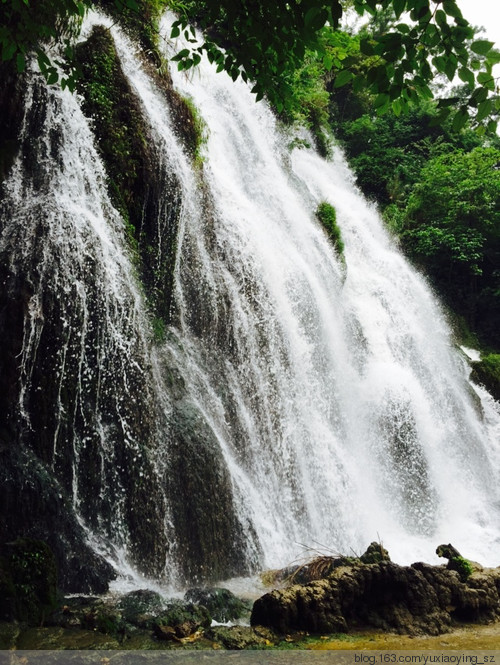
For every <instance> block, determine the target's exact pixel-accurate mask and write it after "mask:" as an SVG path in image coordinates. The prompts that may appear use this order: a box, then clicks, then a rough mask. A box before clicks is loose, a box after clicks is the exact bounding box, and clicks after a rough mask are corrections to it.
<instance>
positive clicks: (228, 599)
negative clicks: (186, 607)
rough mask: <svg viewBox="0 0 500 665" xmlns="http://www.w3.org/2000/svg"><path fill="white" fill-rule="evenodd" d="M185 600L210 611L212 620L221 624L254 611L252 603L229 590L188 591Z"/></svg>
mask: <svg viewBox="0 0 500 665" xmlns="http://www.w3.org/2000/svg"><path fill="white" fill-rule="evenodd" d="M184 599H185V600H187V601H191V602H193V603H197V604H199V605H203V606H204V607H206V608H207V609H208V611H209V612H210V614H211V615H212V618H213V619H215V621H220V622H221V623H225V622H227V621H233V620H234V619H240V618H241V617H243V616H245V615H247V614H248V615H250V611H251V609H252V604H251V602H249V601H245V600H241V599H240V598H237V597H236V596H235V595H234V593H232V592H231V591H229V589H221V588H212V589H201V588H193V589H188V590H187V591H186V593H185V595H184Z"/></svg>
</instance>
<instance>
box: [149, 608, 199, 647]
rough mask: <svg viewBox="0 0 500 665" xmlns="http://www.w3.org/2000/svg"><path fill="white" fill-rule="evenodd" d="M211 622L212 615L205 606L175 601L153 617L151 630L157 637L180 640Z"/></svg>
mask: <svg viewBox="0 0 500 665" xmlns="http://www.w3.org/2000/svg"><path fill="white" fill-rule="evenodd" d="M211 623H212V617H211V616H210V613H209V611H208V610H207V608H206V607H203V606H202V605H194V604H193V603H183V602H181V601H176V602H174V603H170V604H169V606H168V607H167V608H166V609H165V610H164V612H163V614H162V615H161V616H160V617H158V618H157V619H155V621H154V624H153V630H154V634H155V635H156V637H158V638H159V639H162V640H172V639H173V640H180V639H182V638H185V637H188V636H189V635H192V634H193V633H195V632H196V631H197V630H199V629H200V628H209V627H210V625H211Z"/></svg>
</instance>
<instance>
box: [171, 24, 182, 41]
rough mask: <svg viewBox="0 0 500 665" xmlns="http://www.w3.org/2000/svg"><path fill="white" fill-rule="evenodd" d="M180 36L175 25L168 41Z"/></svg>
mask: <svg viewBox="0 0 500 665" xmlns="http://www.w3.org/2000/svg"><path fill="white" fill-rule="evenodd" d="M180 34H181V31H180V29H179V26H178V25H175V26H173V27H172V31H171V32H170V39H175V38H176V37H178V36H179V35H180Z"/></svg>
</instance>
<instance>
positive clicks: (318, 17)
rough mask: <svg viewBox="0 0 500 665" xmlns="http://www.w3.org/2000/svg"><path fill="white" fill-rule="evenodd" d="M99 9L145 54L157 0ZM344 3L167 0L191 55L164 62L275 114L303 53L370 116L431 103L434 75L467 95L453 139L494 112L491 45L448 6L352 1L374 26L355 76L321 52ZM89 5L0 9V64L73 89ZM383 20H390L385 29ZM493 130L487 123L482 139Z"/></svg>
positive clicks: (59, 0)
mask: <svg viewBox="0 0 500 665" xmlns="http://www.w3.org/2000/svg"><path fill="white" fill-rule="evenodd" d="M101 4H104V5H105V6H106V7H107V8H108V9H109V8H112V10H113V12H114V13H115V14H118V15H119V16H120V17H121V18H123V20H124V22H125V23H126V24H127V25H128V26H129V27H130V29H132V30H133V31H135V32H136V34H138V36H139V38H140V40H141V42H142V44H143V46H144V47H145V48H146V50H153V51H154V50H155V48H156V44H157V41H156V40H157V37H156V35H157V27H158V25H157V22H158V16H159V13H160V11H161V9H162V8H163V6H164V0H114V2H113V3H111V2H110V0H101ZM345 4H346V3H345V1H344V0H331V1H328V2H327V1H326V0H307V1H306V2H304V1H302V2H301V1H299V0H296V1H295V2H287V1H286V0H277V2H274V3H269V2H267V0H257V1H256V2H254V3H253V5H252V8H251V10H249V8H248V7H247V5H246V4H245V3H243V4H241V3H234V2H233V0H217V1H216V0H202V1H201V2H200V1H198V0H196V1H195V0H183V1H182V2H181V1H180V0H170V2H169V5H170V6H171V7H172V8H173V9H174V10H176V11H177V12H178V13H179V15H180V18H179V20H178V21H176V22H175V23H174V25H173V26H172V32H171V36H172V38H175V37H177V36H179V35H180V34H181V31H182V32H184V34H185V36H186V37H187V39H188V40H190V41H191V47H190V48H184V49H182V50H181V52H180V53H179V54H177V56H175V58H174V60H176V61H177V62H178V66H179V68H180V69H189V68H190V67H192V66H195V65H197V64H198V63H199V62H200V59H201V54H202V53H203V52H206V53H207V55H208V58H209V59H210V60H211V61H212V62H214V63H215V64H216V66H217V68H218V70H226V71H227V72H228V73H229V74H230V75H231V76H232V77H233V79H236V78H238V77H239V76H242V77H243V78H244V79H245V80H247V79H248V80H251V81H253V82H254V87H253V91H254V92H255V93H256V95H257V98H258V99H259V98H261V97H263V96H264V95H267V96H268V98H269V99H270V100H271V102H272V103H273V104H274V105H275V107H276V108H277V109H278V111H282V110H285V111H287V110H288V109H290V108H292V107H293V102H292V101H291V100H292V97H293V95H292V92H291V82H290V77H292V78H293V75H294V72H297V71H298V70H299V69H300V68H301V67H302V65H303V62H304V58H305V56H306V52H307V51H309V52H313V53H315V54H316V56H317V58H318V59H320V60H321V63H322V65H323V66H324V67H325V68H326V69H327V70H329V71H331V72H332V76H333V78H334V79H335V83H334V85H335V86H336V87H342V86H344V85H346V84H352V86H353V87H354V89H355V90H356V91H360V90H361V89H367V90H369V91H370V93H371V94H373V95H375V102H374V103H375V107H376V108H377V112H378V113H383V112H385V111H387V110H389V109H392V111H393V112H394V113H395V114H396V115H400V114H401V113H405V112H407V111H408V110H409V108H410V106H411V105H412V104H415V103H418V102H420V101H421V100H425V99H430V98H432V97H433V92H432V90H431V89H430V87H429V84H430V83H431V82H432V80H433V77H434V75H435V73H436V72H438V73H439V74H443V75H445V76H446V77H447V78H448V79H449V80H450V81H451V80H453V79H454V77H455V75H458V76H459V77H460V78H461V80H462V81H464V82H465V83H466V84H467V85H468V86H469V88H470V90H469V91H468V95H467V97H466V98H465V99H463V100H462V102H461V103H460V105H459V106H458V108H457V107H455V108H454V120H453V125H454V128H455V130H457V131H458V130H459V129H460V128H461V127H462V126H464V124H465V123H466V121H467V119H468V117H469V116H470V115H475V118H476V120H477V122H483V121H485V120H487V119H488V118H489V116H490V115H491V114H492V113H494V112H497V111H498V110H499V106H498V104H499V102H498V97H497V95H496V89H495V81H494V78H493V76H492V67H493V65H494V64H495V63H497V62H499V61H500V54H499V53H498V52H497V51H496V50H494V49H493V44H492V43H491V42H488V41H487V40H484V39H474V31H473V29H472V28H471V26H470V25H469V23H468V21H466V20H465V19H464V18H463V15H462V13H461V11H460V8H459V6H458V4H457V1H456V0H443V1H442V2H439V3H436V4H434V3H433V2H431V0H353V2H352V3H349V4H350V5H352V6H353V7H354V9H355V11H356V12H358V14H360V15H361V16H363V15H364V14H368V15H369V16H375V17H376V21H375V22H374V25H376V27H377V30H375V31H373V30H372V31H371V33H370V34H365V35H363V36H362V38H361V41H360V51H361V53H362V54H363V55H365V56H367V60H365V67H364V68H363V69H361V70H359V69H357V67H356V65H357V62H358V59H359V58H358V56H357V55H354V56H353V55H351V54H350V53H349V52H344V53H342V52H338V53H337V54H336V55H335V54H334V55H332V53H331V51H330V50H329V49H328V48H327V47H325V38H324V35H325V30H326V32H327V33H328V32H330V33H331V32H333V31H335V30H337V29H338V26H339V20H340V18H341V17H342V14H343V5H345ZM91 6H92V2H91V0H71V1H68V0H37V2H34V0H4V2H2V3H1V5H0V19H1V25H2V29H1V31H0V47H1V50H0V60H1V61H9V60H14V61H15V62H16V65H17V68H18V70H19V71H22V70H23V69H24V68H25V62H26V56H27V54H28V53H30V52H32V51H35V52H36V53H37V55H38V60H39V64H40V68H41V70H42V71H43V73H44V75H45V76H46V78H47V80H48V82H49V83H55V82H56V81H57V80H58V77H59V73H58V69H57V67H56V66H55V65H57V64H62V65H63V67H64V66H66V67H68V66H69V69H67V73H66V74H65V76H63V79H62V82H63V85H69V86H70V87H74V85H75V80H76V69H75V67H74V63H73V49H72V40H73V39H74V37H75V36H76V34H77V33H78V30H79V27H80V23H81V19H82V17H83V16H84V15H85V12H86V11H87V10H88V9H89V7H91ZM387 16H394V19H395V20H394V21H391V20H386V17H387ZM407 16H409V19H408V20H407V19H406V17H407ZM402 17H404V22H403V21H401V18H402ZM398 21H399V22H398ZM192 23H197V24H198V25H199V27H201V28H202V30H204V33H205V41H204V42H203V43H202V44H201V45H199V44H197V43H196V40H195V39H194V29H193V28H192ZM325 26H326V28H325ZM51 41H57V42H59V43H62V44H63V46H64V51H65V54H64V55H65V59H66V65H65V64H64V63H59V62H58V61H56V63H55V65H54V64H53V63H52V62H51V60H50V59H49V57H48V56H47V52H46V48H45V45H46V44H47V43H49V42H51ZM452 104H453V100H452V101H450V100H448V101H446V100H442V101H441V102H440V111H439V118H440V119H441V120H444V119H445V118H446V117H448V115H449V114H450V113H451V111H452V108H453V107H452ZM494 125H495V123H494V121H493V120H492V121H491V122H490V123H489V125H488V126H489V129H490V131H494Z"/></svg>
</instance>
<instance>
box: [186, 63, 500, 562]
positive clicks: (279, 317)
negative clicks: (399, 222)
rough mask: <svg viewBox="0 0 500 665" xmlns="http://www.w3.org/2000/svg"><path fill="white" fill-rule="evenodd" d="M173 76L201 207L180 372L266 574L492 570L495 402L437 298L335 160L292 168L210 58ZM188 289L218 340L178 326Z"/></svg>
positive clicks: (274, 135) (243, 90) (265, 124)
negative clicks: (449, 557) (201, 126)
mask: <svg viewBox="0 0 500 665" xmlns="http://www.w3.org/2000/svg"><path fill="white" fill-rule="evenodd" d="M174 80H175V84H176V86H177V87H178V89H179V90H181V92H182V93H183V94H184V95H187V96H189V97H191V98H192V99H193V101H194V103H195V104H196V106H197V108H198V109H199V112H200V114H201V115H202V117H203V119H204V121H205V122H206V124H207V127H208V141H207V145H206V146H205V148H204V156H205V164H204V173H205V177H206V180H207V182H208V183H209V187H210V192H211V195H212V197H213V205H214V214H213V228H212V229H210V235H208V234H207V233H206V231H205V230H204V228H203V226H202V222H201V221H200V220H201V218H200V217H199V218H194V219H189V220H188V221H187V222H186V228H185V236H184V241H183V242H184V247H186V246H187V247H188V248H189V249H188V251H187V252H184V254H181V262H180V265H179V276H178V280H179V296H178V302H179V304H180V307H181V312H182V314H183V318H182V320H181V330H180V333H179V334H180V336H181V337H182V339H183V345H184V348H185V349H186V350H187V354H186V359H185V365H186V376H187V377H188V382H189V388H190V390H191V392H192V394H193V396H194V398H195V399H196V400H197V401H198V403H199V404H200V406H201V408H202V410H203V412H204V413H205V414H206V417H207V419H208V420H209V421H210V422H211V424H212V426H213V428H214V430H215V431H216V432H217V434H218V437H219V441H220V445H221V449H222V450H223V451H224V455H225V457H226V460H227V464H228V465H229V466H230V468H231V472H232V477H233V482H234V485H235V488H236V491H237V493H238V495H239V497H240V501H241V509H242V510H243V511H244V512H245V515H246V516H247V517H248V519H249V520H250V521H251V523H252V524H253V526H254V529H255V532H256V534H257V538H258V541H259V543H260V545H261V547H262V549H263V552H264V556H265V563H266V564H267V565H269V566H279V565H283V564H286V563H287V562H290V560H291V559H293V557H294V555H296V554H298V553H299V552H300V547H299V546H298V545H297V543H303V544H305V545H308V546H310V545H314V544H317V543H321V544H323V545H324V546H325V547H327V548H329V549H330V550H331V551H334V552H352V551H353V550H354V551H355V552H358V553H360V552H361V551H362V550H363V549H364V548H365V547H366V545H367V544H368V542H370V541H371V540H378V539H381V540H382V541H383V542H384V545H385V546H386V547H388V549H389V551H390V553H391V555H392V556H393V558H394V559H395V560H397V561H400V562H410V561H414V560H417V559H419V558H422V559H424V560H432V559H433V557H434V551H435V547H436V546H437V545H438V544H439V543H441V542H452V543H454V544H455V545H456V547H457V548H458V549H459V550H462V551H463V552H464V553H467V554H465V556H469V557H471V558H473V559H479V560H482V561H487V562H488V563H490V564H497V562H498V552H499V544H500V540H499V536H500V509H499V508H500V503H499V498H500V497H499V487H500V483H499V480H500V477H499V473H500V418H499V412H498V405H497V404H495V403H494V402H493V400H491V398H489V397H487V396H486V395H485V393H484V391H481V390H476V392H475V391H474V389H473V388H472V387H471V384H470V383H469V382H468V373H469V369H468V366H467V363H466V362H465V360H464V357H463V356H462V355H461V353H460V352H459V351H458V349H457V348H456V347H455V345H454V342H453V339H452V336H451V333H450V330H449V328H448V326H447V323H446V321H445V318H444V316H443V313H442V311H441V309H440V306H439V304H438V302H437V301H436V299H435V297H434V296H433V294H432V293H431V290H430V289H429V287H428V285H427V284H426V282H425V280H424V279H423V278H422V277H421V276H420V275H418V274H417V273H416V272H415V270H413V269H412V268H411V267H410V266H409V265H408V263H407V262H406V260H405V259H404V258H403V257H402V255H401V253H400V252H399V251H398V249H397V248H396V247H395V245H394V242H393V241H392V240H391V239H390V237H389V236H388V234H387V232H386V231H385V230H384V228H383V225H382V223H381V220H380V218H379V216H378V214H377V212H376V210H375V209H374V208H373V206H370V205H369V204H368V203H367V202H366V201H365V200H364V199H363V197H362V196H361V195H360V193H359V192H358V191H357V189H356V188H355V186H354V185H353V176H352V174H351V173H350V172H349V170H348V168H347V166H346V164H345V162H344V160H343V158H342V155H341V153H340V151H339V150H337V149H336V150H335V151H334V158H333V160H332V161H330V162H326V161H325V160H323V159H321V158H320V157H319V156H318V155H316V154H315V153H314V152H313V151H311V150H304V149H295V150H294V151H293V153H292V156H291V159H290V158H289V156H288V152H287V149H286V146H285V144H286V137H284V136H283V135H282V134H281V133H280V132H279V131H278V128H277V126H276V122H275V119H274V117H273V116H272V114H271V112H270V111H269V109H268V108H267V107H266V105H265V104H263V103H261V104H255V102H254V99H253V96H252V95H251V94H250V92H249V88H248V87H247V86H246V85H244V84H243V83H242V82H241V81H237V82H236V83H233V82H232V81H231V80H230V78H229V77H228V76H226V75H225V74H216V73H215V70H214V68H213V67H211V66H210V65H208V63H206V62H203V63H202V65H201V66H200V68H199V70H196V71H194V72H192V73H190V74H189V76H186V75H185V74H181V73H178V72H175V73H174ZM322 201H328V202H329V203H330V204H332V205H333V206H334V207H335V209H336V211H337V220H338V223H339V226H340V228H341V232H342V237H343V240H344V242H345V264H346V269H345V279H344V266H343V265H342V262H341V261H340V260H339V257H338V255H337V254H336V252H335V251H334V250H333V248H332V247H331V245H330V244H329V242H328V241H327V239H326V235H325V233H324V232H323V230H322V229H321V228H320V226H319V224H318V222H317V220H316V219H315V216H314V211H315V210H316V207H317V206H318V204H319V203H320V202H322ZM186 256H187V257H188V259H186ZM193 281H194V282H195V283H197V284H198V286H199V288H200V289H203V294H204V298H205V300H206V303H207V304H206V306H207V307H209V308H211V310H212V311H213V312H215V314H214V315H213V320H212V326H214V327H219V326H220V328H222V336H223V340H222V341H221V339H220V338H221V334H220V332H219V333H218V334H214V333H213V332H211V331H210V330H205V334H204V335H203V336H201V337H200V336H199V335H194V334H192V332H191V331H190V329H189V325H187V324H186V323H185V322H186V321H187V320H188V319H189V311H190V307H191V306H192V305H191V303H190V302H189V300H188V299H187V298H185V299H183V285H184V284H185V283H186V282H193ZM221 318H223V322H222V323H221V322H220V319H221ZM183 324H184V325H183ZM224 335H225V337H224ZM228 392H229V393H230V398H228V397H227V396H226V393H228ZM477 393H479V394H480V395H481V396H482V398H483V403H482V407H479V406H478V402H479V400H478V397H477Z"/></svg>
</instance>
